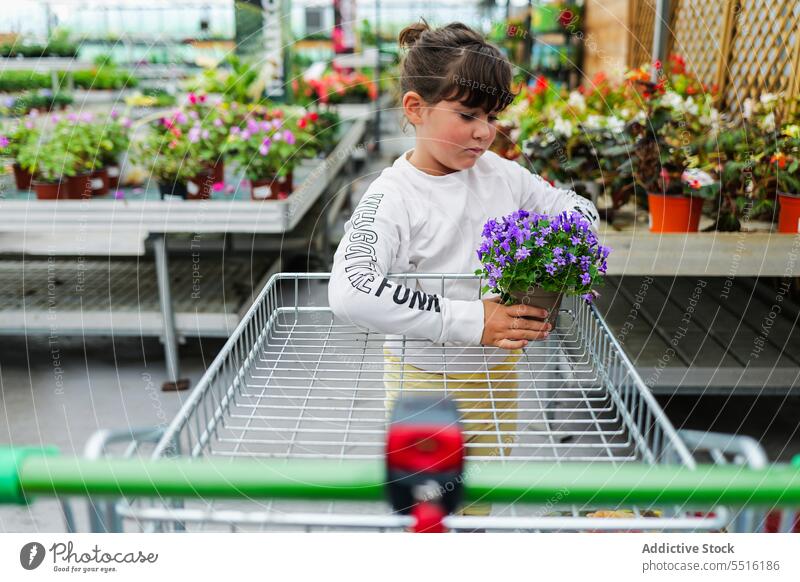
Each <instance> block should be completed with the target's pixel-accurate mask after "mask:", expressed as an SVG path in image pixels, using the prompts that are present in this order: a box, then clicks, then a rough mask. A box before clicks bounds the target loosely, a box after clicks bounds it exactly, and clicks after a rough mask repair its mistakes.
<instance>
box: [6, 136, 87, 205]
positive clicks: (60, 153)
mask: <svg viewBox="0 0 800 582" xmlns="http://www.w3.org/2000/svg"><path fill="white" fill-rule="evenodd" d="M18 161H19V163H20V165H21V166H22V167H23V168H25V169H26V170H28V171H29V172H30V173H31V174H32V175H33V180H32V182H31V183H32V186H33V189H34V191H35V192H36V197H37V198H38V199H40V200H58V199H64V198H76V196H74V195H73V194H72V190H71V189H70V188H69V186H68V181H69V179H70V177H74V176H75V175H76V174H77V172H78V168H79V166H80V161H79V160H78V159H77V158H76V157H75V155H74V154H73V153H72V152H70V151H69V150H68V149H67V148H66V147H65V144H63V143H61V142H60V141H59V139H58V137H55V136H53V137H51V138H50V139H49V140H47V141H43V142H41V143H40V142H39V141H38V140H28V141H27V142H25V143H24V144H23V145H22V147H21V148H20V149H19V153H18Z"/></svg>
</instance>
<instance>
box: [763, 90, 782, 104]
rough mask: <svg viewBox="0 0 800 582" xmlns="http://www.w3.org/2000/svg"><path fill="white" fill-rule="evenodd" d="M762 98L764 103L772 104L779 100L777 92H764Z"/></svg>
mask: <svg viewBox="0 0 800 582" xmlns="http://www.w3.org/2000/svg"><path fill="white" fill-rule="evenodd" d="M760 100H761V104H762V105H770V104H772V103H775V101H777V100H778V96H777V95H776V94H775V93H762V94H761V99H760Z"/></svg>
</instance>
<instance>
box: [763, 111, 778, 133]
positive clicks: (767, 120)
mask: <svg viewBox="0 0 800 582" xmlns="http://www.w3.org/2000/svg"><path fill="white" fill-rule="evenodd" d="M761 129H763V130H765V131H775V114H774V113H769V114H767V115H766V116H765V117H764V119H762V120H761Z"/></svg>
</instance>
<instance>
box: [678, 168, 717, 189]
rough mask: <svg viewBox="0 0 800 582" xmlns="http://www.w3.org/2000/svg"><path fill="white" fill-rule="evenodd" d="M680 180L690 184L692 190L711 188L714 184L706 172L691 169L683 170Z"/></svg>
mask: <svg viewBox="0 0 800 582" xmlns="http://www.w3.org/2000/svg"><path fill="white" fill-rule="evenodd" d="M681 180H683V181H684V182H686V183H687V184H690V185H691V187H692V188H695V189H697V188H701V187H703V186H711V185H712V184H713V183H714V178H713V177H712V176H711V174H709V173H708V172H704V171H703V170H698V169H697V168H692V169H688V170H684V172H683V174H681Z"/></svg>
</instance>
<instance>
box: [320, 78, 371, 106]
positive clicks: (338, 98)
mask: <svg viewBox="0 0 800 582" xmlns="http://www.w3.org/2000/svg"><path fill="white" fill-rule="evenodd" d="M308 84H309V86H310V87H311V89H312V90H313V91H314V93H315V94H316V97H317V99H318V100H319V102H320V103H325V104H335V103H344V102H364V101H374V100H375V99H377V97H378V88H377V86H376V85H375V83H374V81H373V80H372V78H370V77H368V76H367V75H366V74H364V73H362V72H360V71H353V72H350V73H348V72H342V71H331V72H329V73H326V74H325V75H323V76H322V77H321V78H319V79H310V80H309V81H308Z"/></svg>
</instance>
